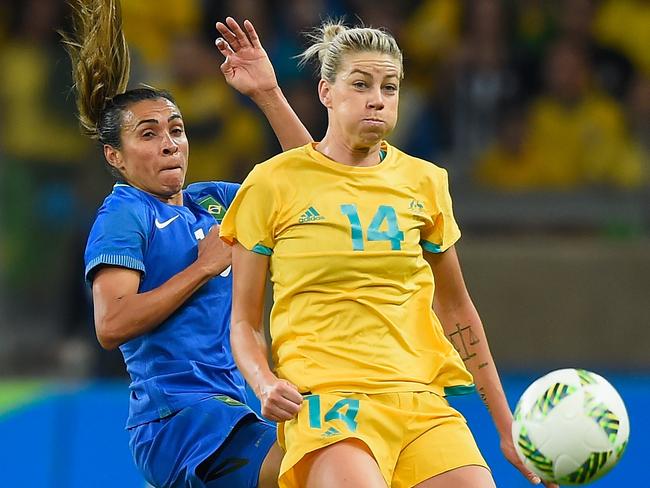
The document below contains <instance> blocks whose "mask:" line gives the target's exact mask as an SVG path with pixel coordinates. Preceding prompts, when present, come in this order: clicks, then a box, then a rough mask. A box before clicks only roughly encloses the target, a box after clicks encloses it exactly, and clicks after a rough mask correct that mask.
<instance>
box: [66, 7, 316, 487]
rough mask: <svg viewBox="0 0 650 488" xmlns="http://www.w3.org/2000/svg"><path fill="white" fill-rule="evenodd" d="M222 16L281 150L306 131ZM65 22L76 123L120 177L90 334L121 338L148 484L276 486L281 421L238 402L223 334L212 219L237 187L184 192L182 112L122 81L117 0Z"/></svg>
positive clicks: (93, 266)
mask: <svg viewBox="0 0 650 488" xmlns="http://www.w3.org/2000/svg"><path fill="white" fill-rule="evenodd" d="M226 24H227V25H224V24H221V23H218V24H217V29H218V30H219V31H220V32H221V34H222V35H223V36H224V38H225V40H224V39H219V40H218V41H217V46H218V48H219V50H220V51H221V53H222V54H223V55H225V56H226V61H225V62H224V64H223V65H222V71H223V73H224V75H225V77H226V79H227V81H228V82H229V83H230V84H231V85H232V86H233V87H235V88H236V89H238V90H239V91H241V92H242V93H245V94H247V95H249V96H251V97H252V98H253V100H254V101H255V102H256V103H257V104H258V105H259V106H260V107H261V108H262V110H263V111H264V113H265V114H266V116H267V117H268V119H269V121H270V123H271V125H272V126H273V128H274V130H275V132H276V135H277V136H278V138H279V140H280V143H281V144H282V146H283V148H289V147H294V146H297V145H299V144H304V143H305V142H307V141H309V140H310V136H309V133H308V132H307V131H306V129H305V128H304V127H303V125H302V124H301V123H300V121H299V120H298V118H297V116H296V115H295V114H294V112H293V111H292V109H291V108H290V107H289V105H288V103H287V102H286V100H285V99H284V97H283V96H282V94H281V92H280V90H279V88H278V86H277V82H276V79H275V75H274V72H273V68H272V66H271V64H270V61H269V59H268V57H267V56H266V53H265V51H264V50H263V48H262V46H261V44H260V42H259V39H258V37H257V34H256V32H255V30H254V28H253V26H252V24H251V23H250V22H248V21H245V22H244V27H245V29H246V32H244V31H243V30H242V29H241V28H240V26H239V25H238V24H237V23H236V22H235V21H234V20H233V19H232V18H228V19H227V20H226ZM74 27H75V30H74V35H72V36H70V37H68V38H67V40H66V41H67V42H66V44H67V46H68V50H69V53H70V56H71V58H72V61H73V75H74V79H75V86H76V90H77V106H78V110H79V116H80V120H81V123H82V126H83V129H84V130H85V132H86V134H87V135H89V136H91V137H92V138H94V139H96V140H98V141H99V143H100V144H101V145H102V147H103V151H104V156H105V158H106V161H107V163H108V165H109V168H110V170H111V171H112V172H113V174H114V176H115V177H116V179H117V183H116V184H115V186H114V188H113V191H112V192H111V194H110V195H108V197H107V198H106V200H105V201H104V203H103V205H102V206H101V208H100V209H99V212H98V214H97V218H96V220H95V223H94V225H93V227H92V230H91V232H90V236H89V238H88V244H87V248H86V253H85V261H86V277H87V279H88V281H89V282H91V283H92V294H93V300H94V313H95V326H96V332H97V337H98V339H99V342H100V343H101V345H102V346H104V347H105V348H108V349H112V348H115V347H118V346H119V347H120V349H121V351H122V353H123V355H124V360H125V363H126V367H127V370H128V372H129V374H130V376H131V380H132V382H131V385H130V390H131V397H130V408H129V417H128V421H127V429H128V432H129V435H130V447H131V450H132V453H133V457H134V459H135V462H136V464H137V465H138V467H139V468H140V469H141V470H142V472H143V474H144V476H145V478H146V479H147V480H148V481H149V482H150V483H151V484H152V485H154V486H156V487H185V486H187V487H216V486H227V487H256V486H260V487H270V486H276V484H277V471H278V468H279V461H280V458H281V451H279V449H278V448H277V447H276V446H274V442H275V439H276V429H275V426H273V425H271V424H269V423H267V422H266V421H263V420H261V419H260V418H259V417H257V416H256V415H255V414H254V413H253V412H252V410H251V409H250V408H249V407H248V406H247V405H245V383H244V380H243V378H242V376H241V374H240V373H239V372H238V370H237V369H236V366H235V363H234V361H233V358H232V354H231V349H230V343H229V323H230V311H231V293H232V292H231V276H230V260H231V254H230V249H229V247H228V246H226V245H225V244H223V242H222V241H221V240H220V239H219V237H218V231H217V230H216V228H217V227H218V223H219V222H220V221H221V218H222V217H223V214H224V213H225V210H226V209H227V207H228V206H229V205H230V203H231V201H232V200H233V198H234V195H235V192H236V191H237V188H238V185H236V184H232V183H223V182H209V183H199V184H193V185H190V186H189V187H188V188H187V189H185V190H184V189H183V184H184V178H185V172H186V170H187V164H188V149H189V148H188V141H187V138H186V134H185V131H184V126H183V117H182V113H181V111H180V110H179V108H178V107H177V106H176V104H175V103H174V100H173V98H172V97H171V96H170V95H169V94H168V93H165V92H162V91H158V90H156V89H152V88H137V89H134V90H126V91H125V89H126V85H127V81H128V74H129V54H128V48H127V45H126V42H125V39H124V36H123V33H122V28H121V18H120V5H119V1H118V0H95V1H92V2H90V1H86V0H78V1H77V3H76V4H75V23H74ZM218 157H219V155H218V154H215V159H216V162H217V164H218ZM295 396H296V397H297V398H300V396H299V395H298V394H297V393H296V394H295Z"/></svg>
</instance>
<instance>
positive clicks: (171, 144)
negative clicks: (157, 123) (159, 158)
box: [162, 134, 178, 156]
mask: <svg viewBox="0 0 650 488" xmlns="http://www.w3.org/2000/svg"><path fill="white" fill-rule="evenodd" d="M162 152H163V154H164V155H165V156H171V155H173V154H176V152H178V144H176V141H174V139H173V138H172V137H171V136H170V135H169V134H167V135H166V136H165V137H164V139H163V146H162Z"/></svg>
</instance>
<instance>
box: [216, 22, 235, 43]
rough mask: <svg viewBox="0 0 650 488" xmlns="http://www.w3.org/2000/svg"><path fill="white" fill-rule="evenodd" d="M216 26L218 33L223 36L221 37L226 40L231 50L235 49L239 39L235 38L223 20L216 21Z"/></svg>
mask: <svg viewBox="0 0 650 488" xmlns="http://www.w3.org/2000/svg"><path fill="white" fill-rule="evenodd" d="M229 18H230V17H229ZM233 21H234V19H233ZM226 22H228V19H226ZM236 23H237V22H235V24H236ZM216 27H217V30H218V31H219V34H221V35H222V36H223V38H224V39H225V40H226V42H227V43H228V44H229V45H230V47H231V48H232V49H233V50H237V49H239V48H240V45H239V40H238V39H237V36H235V34H234V33H233V32H232V31H231V30H230V29H229V28H228V26H226V25H225V24H224V23H223V22H217V23H216ZM217 47H218V46H217Z"/></svg>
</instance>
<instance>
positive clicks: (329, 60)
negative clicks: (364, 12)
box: [298, 20, 404, 83]
mask: <svg viewBox="0 0 650 488" xmlns="http://www.w3.org/2000/svg"><path fill="white" fill-rule="evenodd" d="M307 36H308V38H309V40H310V41H311V42H312V45H311V46H309V47H308V48H307V49H306V50H305V51H304V52H303V53H302V54H300V55H298V58H299V59H300V62H299V65H300V66H302V65H304V64H306V63H307V62H308V61H309V60H310V59H312V58H315V57H316V56H318V61H319V63H320V76H321V78H322V79H324V80H326V81H329V82H330V83H334V81H335V80H336V75H337V74H338V72H339V69H340V68H341V62H342V59H343V56H344V55H345V54H347V53H351V52H364V51H367V52H377V53H381V54H388V55H389V56H392V57H394V58H395V59H396V60H397V61H399V67H400V77H401V78H402V77H404V68H403V66H402V51H401V50H400V48H399V46H398V45H397V41H395V38H394V37H393V36H392V35H391V34H389V33H388V32H386V31H383V30H381V29H375V28H372V27H346V26H345V25H344V24H343V22H342V21H340V20H339V21H332V20H328V21H326V22H325V23H323V25H322V26H321V27H319V28H316V29H315V30H314V31H313V32H311V33H308V34H307Z"/></svg>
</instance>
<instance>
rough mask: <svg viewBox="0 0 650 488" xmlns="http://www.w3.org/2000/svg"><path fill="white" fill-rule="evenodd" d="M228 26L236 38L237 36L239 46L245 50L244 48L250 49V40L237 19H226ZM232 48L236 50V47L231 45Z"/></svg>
mask: <svg viewBox="0 0 650 488" xmlns="http://www.w3.org/2000/svg"><path fill="white" fill-rule="evenodd" d="M226 24H227V25H228V27H230V30H231V31H232V32H234V33H235V36H237V41H239V46H240V47H242V48H244V47H250V46H251V43H250V41H249V40H248V36H247V35H246V33H245V32H244V31H243V30H242V28H241V27H239V24H238V23H237V21H236V20H235V19H233V18H232V17H226ZM231 46H232V47H233V49H236V47H235V46H234V45H233V44H232V43H231Z"/></svg>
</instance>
